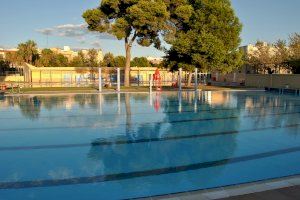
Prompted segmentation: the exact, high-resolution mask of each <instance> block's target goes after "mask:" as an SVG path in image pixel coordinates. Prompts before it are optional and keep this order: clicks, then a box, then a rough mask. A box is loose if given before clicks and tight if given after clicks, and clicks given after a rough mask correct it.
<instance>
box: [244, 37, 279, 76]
mask: <svg viewBox="0 0 300 200" xmlns="http://www.w3.org/2000/svg"><path fill="white" fill-rule="evenodd" d="M255 48H256V49H255V51H253V52H251V53H250V54H249V55H247V62H248V64H249V65H250V66H252V67H253V68H254V69H255V71H256V72H257V73H269V74H273V73H274V72H275V71H274V55H273V54H272V52H271V45H269V44H266V43H264V42H262V41H257V42H256V44H255Z"/></svg>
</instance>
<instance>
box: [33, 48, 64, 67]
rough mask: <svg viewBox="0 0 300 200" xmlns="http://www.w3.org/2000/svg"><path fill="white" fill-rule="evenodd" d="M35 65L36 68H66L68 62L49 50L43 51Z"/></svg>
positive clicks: (60, 55) (62, 56)
mask: <svg viewBox="0 0 300 200" xmlns="http://www.w3.org/2000/svg"><path fill="white" fill-rule="evenodd" d="M35 64H36V65H37V66H38V67H67V66H68V65H69V61H68V58H67V57H65V56H64V55H62V54H57V53H54V52H53V51H51V50H50V49H43V50H42V52H41V55H40V56H39V59H38V60H36V62H35Z"/></svg>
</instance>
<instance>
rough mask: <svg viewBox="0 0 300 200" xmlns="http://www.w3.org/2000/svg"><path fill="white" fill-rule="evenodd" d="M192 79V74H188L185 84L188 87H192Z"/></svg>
mask: <svg viewBox="0 0 300 200" xmlns="http://www.w3.org/2000/svg"><path fill="white" fill-rule="evenodd" d="M192 78H193V73H192V72H190V73H189V77H188V82H187V86H188V87H190V86H191V85H192Z"/></svg>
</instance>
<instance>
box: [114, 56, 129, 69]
mask: <svg viewBox="0 0 300 200" xmlns="http://www.w3.org/2000/svg"><path fill="white" fill-rule="evenodd" d="M113 65H114V66H115V67H125V65H126V58H125V57H124V56H116V57H115V58H114V64H113Z"/></svg>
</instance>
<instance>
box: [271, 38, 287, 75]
mask: <svg viewBox="0 0 300 200" xmlns="http://www.w3.org/2000/svg"><path fill="white" fill-rule="evenodd" d="M274 47H275V53H274V55H273V63H274V68H275V69H274V70H275V73H280V70H281V69H282V68H285V69H286V68H287V67H288V65H287V62H286V61H287V60H288V59H289V50H288V47H287V44H286V41H284V40H278V41H277V42H276V43H275V44H274Z"/></svg>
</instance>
